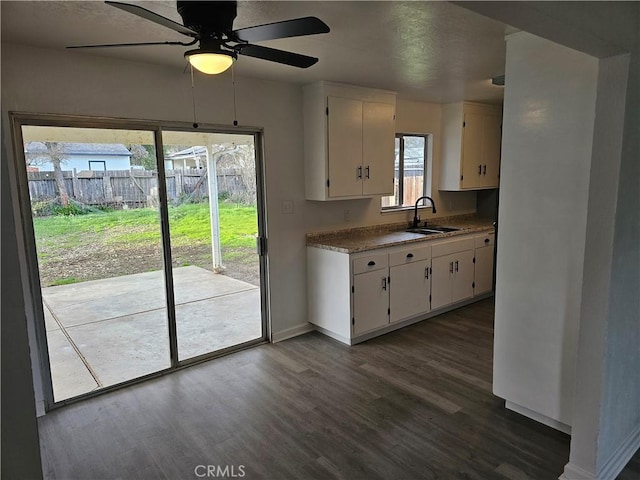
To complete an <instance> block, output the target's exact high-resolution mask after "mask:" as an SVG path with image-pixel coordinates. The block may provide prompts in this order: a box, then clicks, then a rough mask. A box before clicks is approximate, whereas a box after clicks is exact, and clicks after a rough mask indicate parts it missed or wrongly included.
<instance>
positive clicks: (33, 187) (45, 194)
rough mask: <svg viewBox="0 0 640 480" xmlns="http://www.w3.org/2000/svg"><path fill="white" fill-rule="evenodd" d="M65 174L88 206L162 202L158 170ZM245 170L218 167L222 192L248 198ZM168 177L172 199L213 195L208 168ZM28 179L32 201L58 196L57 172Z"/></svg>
mask: <svg viewBox="0 0 640 480" xmlns="http://www.w3.org/2000/svg"><path fill="white" fill-rule="evenodd" d="M62 173H63V177H64V180H65V184H66V187H67V193H68V194H69V197H70V198H73V199H74V200H76V201H78V202H81V203H84V204H86V205H111V206H118V205H120V206H121V205H125V204H126V205H127V206H128V207H132V208H135V207H146V206H153V205H157V202H158V173H157V172H155V171H149V170H142V169H131V170H106V171H95V170H83V171H80V172H76V171H75V170H74V171H66V172H62ZM242 173H243V172H242V171H241V170H240V169H220V170H218V172H217V180H218V194H224V195H226V196H228V197H230V198H235V197H237V198H244V199H246V197H247V195H246V192H247V187H246V185H245V181H244V180H243V175H242ZM165 176H166V184H167V197H168V199H169V200H176V199H180V198H183V197H185V196H191V197H192V198H194V199H195V200H201V199H202V198H203V197H206V196H208V195H209V187H208V179H207V171H206V170H195V169H193V170H167V171H166V172H165ZM27 179H28V182H29V196H30V198H31V201H32V202H34V201H43V200H51V199H54V198H56V197H57V196H58V187H57V185H56V181H55V178H54V174H53V172H27ZM249 188H250V187H249Z"/></svg>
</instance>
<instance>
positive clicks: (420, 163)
mask: <svg viewBox="0 0 640 480" xmlns="http://www.w3.org/2000/svg"><path fill="white" fill-rule="evenodd" d="M425 140H426V139H425V137H412V136H405V137H404V186H403V188H404V195H403V196H404V199H403V202H402V204H403V205H405V206H409V205H411V206H413V205H414V204H415V201H416V199H418V198H419V197H421V196H423V195H424V194H425V193H424V172H425V170H424V166H425V158H424V152H425ZM422 204H424V201H423V202H422Z"/></svg>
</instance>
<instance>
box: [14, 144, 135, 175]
mask: <svg viewBox="0 0 640 480" xmlns="http://www.w3.org/2000/svg"><path fill="white" fill-rule="evenodd" d="M62 148H63V151H64V154H65V159H64V160H63V161H62V165H61V167H62V170H63V171H73V170H74V169H75V170H77V171H82V170H100V171H104V170H129V169H130V168H131V152H130V151H129V150H128V149H127V147H125V146H124V145H122V144H121V143H62ZM46 152H47V148H46V147H45V145H44V144H43V143H42V142H29V143H27V145H26V148H25V153H26V156H27V159H29V166H30V167H35V168H37V170H36V171H40V172H52V171H53V164H52V163H51V161H50V160H49V159H48V157H47V155H46ZM39 154H42V155H39Z"/></svg>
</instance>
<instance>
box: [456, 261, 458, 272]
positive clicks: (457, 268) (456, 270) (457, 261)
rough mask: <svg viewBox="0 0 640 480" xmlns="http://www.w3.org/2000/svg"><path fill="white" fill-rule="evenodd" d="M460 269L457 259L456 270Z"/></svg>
mask: <svg viewBox="0 0 640 480" xmlns="http://www.w3.org/2000/svg"><path fill="white" fill-rule="evenodd" d="M457 271H458V260H456V272H457Z"/></svg>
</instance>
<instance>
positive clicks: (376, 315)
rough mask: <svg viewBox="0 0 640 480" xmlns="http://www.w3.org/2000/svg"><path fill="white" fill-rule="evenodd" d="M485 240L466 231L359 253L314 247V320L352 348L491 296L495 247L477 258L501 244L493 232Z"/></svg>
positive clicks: (310, 254) (310, 253) (310, 252)
mask: <svg viewBox="0 0 640 480" xmlns="http://www.w3.org/2000/svg"><path fill="white" fill-rule="evenodd" d="M491 235H492V234H491ZM485 238H488V237H486V236H481V235H464V236H460V237H454V238H451V239H444V240H438V241H424V242H418V243H414V244H411V245H409V246H407V245H403V246H398V247H388V248H380V249H376V250H372V251H368V252H363V253H355V254H351V255H350V254H347V253H341V252H336V251H333V250H327V249H322V248H316V247H307V270H308V281H307V284H308V292H307V297H308V298H307V300H308V316H309V322H310V323H312V324H314V325H316V327H318V329H319V330H320V331H321V332H323V333H325V334H327V335H329V336H331V337H333V338H335V339H337V340H340V341H341V342H344V343H347V344H350V345H351V344H353V343H357V342H358V341H362V340H365V339H366V338H371V337H372V336H375V335H377V334H379V333H384V332H387V331H390V330H392V329H394V328H399V327H401V326H404V325H408V324H410V323H412V322H415V321H419V320H422V319H424V318H426V317H427V316H428V315H429V313H430V312H431V311H432V310H436V309H442V308H445V307H447V306H449V305H453V306H455V305H456V304H457V303H460V302H463V301H465V300H468V299H470V298H473V296H474V295H479V294H481V293H486V292H487V291H490V290H491V284H492V274H493V253H492V252H493V250H491V259H490V262H489V261H488V260H487V258H485V256H486V255H488V250H487V251H486V252H484V251H481V253H480V258H478V256H477V255H476V253H477V251H478V250H482V249H485V248H487V249H488V248H489V247H491V249H493V243H492V242H493V240H492V237H491V240H490V242H491V245H490V246H489V245H485V242H484V240H485ZM486 243H489V242H486ZM476 245H478V248H477V249H476ZM474 260H475V265H474ZM489 263H490V264H491V269H490V270H489V269H488V267H487V265H488V264H489ZM474 266H475V268H474ZM487 275H488V277H487ZM487 285H488V287H487ZM474 287H475V290H474ZM486 288H488V290H486ZM377 332H379V333H377Z"/></svg>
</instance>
